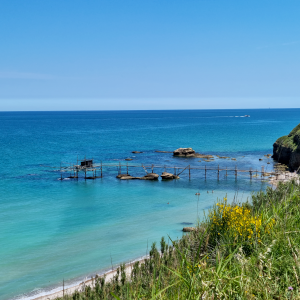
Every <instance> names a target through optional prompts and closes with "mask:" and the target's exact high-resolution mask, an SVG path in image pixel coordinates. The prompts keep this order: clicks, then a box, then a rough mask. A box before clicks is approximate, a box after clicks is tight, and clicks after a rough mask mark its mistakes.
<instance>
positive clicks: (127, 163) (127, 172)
mask: <svg viewBox="0 0 300 300" xmlns="http://www.w3.org/2000/svg"><path fill="white" fill-rule="evenodd" d="M127 175H128V163H127Z"/></svg>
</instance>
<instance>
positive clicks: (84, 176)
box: [84, 168, 86, 180]
mask: <svg viewBox="0 0 300 300" xmlns="http://www.w3.org/2000/svg"><path fill="white" fill-rule="evenodd" d="M84 174H85V175H84V179H85V180H86V168H85V169H84Z"/></svg>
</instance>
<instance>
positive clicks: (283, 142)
mask: <svg viewBox="0 0 300 300" xmlns="http://www.w3.org/2000/svg"><path fill="white" fill-rule="evenodd" d="M272 158H273V159H274V160H277V161H278V162H280V163H282V164H286V165H288V166H289V168H290V169H292V170H297V169H298V168H299V167H300V124H299V125H298V126H296V127H295V128H294V129H293V130H292V131H291V132H290V134H289V135H285V136H282V137H280V138H279V139H277V141H276V142H275V143H274V144H273V156H272Z"/></svg>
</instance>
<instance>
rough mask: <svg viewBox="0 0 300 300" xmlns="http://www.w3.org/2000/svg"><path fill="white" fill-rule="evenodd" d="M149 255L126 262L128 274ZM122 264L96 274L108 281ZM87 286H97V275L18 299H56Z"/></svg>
mask: <svg viewBox="0 0 300 300" xmlns="http://www.w3.org/2000/svg"><path fill="white" fill-rule="evenodd" d="M148 257H149V256H148V255H147V256H143V257H140V258H138V259H135V260H133V261H131V262H129V263H125V272H126V276H130V275H131V271H132V267H133V265H134V264H135V263H136V262H140V263H142V262H144V261H145V259H147V258H148ZM120 265H121V264H119V265H118V266H117V267H116V268H115V269H110V270H109V271H105V272H103V273H98V274H95V276H96V275H98V276H99V277H103V276H105V282H106V283H108V282H110V281H111V280H112V279H113V277H114V276H115V275H116V273H117V269H118V267H119V266H120ZM86 286H90V287H92V288H93V287H95V277H90V278H86V279H85V280H83V281H80V282H78V281H77V282H76V283H74V284H69V285H68V286H66V287H65V288H63V287H56V288H53V289H52V290H50V291H45V292H40V293H39V294H36V295H32V296H28V297H20V298H19V297H18V298H16V299H18V300H25V299H26V300H54V299H57V298H59V297H63V296H66V295H72V294H73V293H74V292H76V291H79V292H81V291H84V289H85V287H86Z"/></svg>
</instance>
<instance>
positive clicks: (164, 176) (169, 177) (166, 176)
mask: <svg viewBox="0 0 300 300" xmlns="http://www.w3.org/2000/svg"><path fill="white" fill-rule="evenodd" d="M160 176H161V178H162V179H163V180H172V179H179V178H180V177H179V176H177V175H174V174H171V173H168V172H163V173H162V174H161V175H160Z"/></svg>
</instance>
